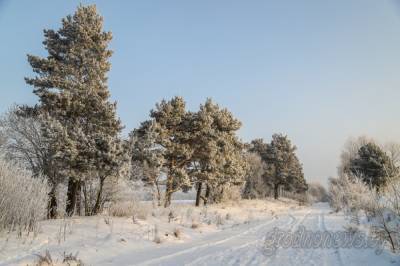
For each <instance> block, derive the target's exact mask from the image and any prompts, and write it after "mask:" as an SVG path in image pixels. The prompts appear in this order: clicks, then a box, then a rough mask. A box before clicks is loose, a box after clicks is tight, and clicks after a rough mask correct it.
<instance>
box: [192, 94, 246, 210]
mask: <svg viewBox="0 0 400 266" xmlns="http://www.w3.org/2000/svg"><path fill="white" fill-rule="evenodd" d="M193 121H194V122H192V130H193V134H192V135H191V137H192V147H193V156H192V159H191V161H192V164H191V169H192V172H191V174H192V179H194V180H193V181H194V182H195V183H196V188H197V195H196V206H199V204H200V199H203V201H204V203H205V204H206V203H207V201H208V199H209V197H210V193H211V192H212V191H211V190H212V189H214V190H216V189H217V188H219V187H222V186H224V185H225V184H227V183H234V184H240V183H242V182H243V176H244V167H245V161H244V160H243V157H242V155H243V154H242V148H243V146H242V143H241V142H240V141H239V140H238V138H237V136H236V131H237V130H238V129H239V128H240V126H241V123H240V122H239V121H238V120H237V119H235V118H234V117H233V115H232V113H231V112H229V111H228V110H227V109H221V108H220V107H219V106H218V105H217V104H214V103H213V102H212V100H211V99H207V101H206V102H205V104H204V105H201V106H200V110H199V111H198V112H197V113H196V114H194V115H193ZM203 184H205V185H206V193H205V195H204V196H202V195H201V192H202V187H203Z"/></svg>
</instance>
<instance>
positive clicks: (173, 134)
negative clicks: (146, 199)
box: [138, 97, 193, 207]
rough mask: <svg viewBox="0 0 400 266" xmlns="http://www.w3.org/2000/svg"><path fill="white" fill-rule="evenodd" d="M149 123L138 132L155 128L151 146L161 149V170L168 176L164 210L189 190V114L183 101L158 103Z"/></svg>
mask: <svg viewBox="0 0 400 266" xmlns="http://www.w3.org/2000/svg"><path fill="white" fill-rule="evenodd" d="M150 117H151V120H149V121H146V122H144V123H142V125H141V127H140V128H139V129H138V131H139V132H143V131H146V130H148V128H149V127H150V126H152V127H154V128H153V129H152V131H154V134H155V136H156V139H155V141H154V144H155V145H156V146H158V147H159V148H161V149H162V154H163V166H162V168H163V170H164V171H165V174H166V176H167V180H166V191H165V199H164V207H168V206H169V205H170V204H171V196H172V194H173V193H174V192H176V191H179V190H184V191H187V190H188V189H190V188H191V185H192V184H191V181H190V178H189V175H188V170H187V169H188V168H187V167H188V164H189V163H190V158H191V156H192V152H193V151H192V147H191V143H190V141H191V114H190V113H188V112H187V111H186V107H185V101H184V100H183V98H181V97H174V98H173V99H171V100H170V101H165V100H163V101H161V103H159V104H157V105H156V108H155V109H154V110H152V111H151V112H150Z"/></svg>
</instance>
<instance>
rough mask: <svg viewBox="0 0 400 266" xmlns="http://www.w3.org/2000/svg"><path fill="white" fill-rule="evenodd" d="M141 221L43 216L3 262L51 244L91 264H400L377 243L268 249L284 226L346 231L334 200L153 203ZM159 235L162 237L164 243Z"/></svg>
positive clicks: (58, 254) (8, 238)
mask: <svg viewBox="0 0 400 266" xmlns="http://www.w3.org/2000/svg"><path fill="white" fill-rule="evenodd" d="M145 209H147V210H149V213H148V215H142V216H143V217H141V218H138V219H136V221H135V222H133V221H132V218H117V217H109V216H97V217H89V218H87V217H86V218H81V217H76V218H75V217H74V218H72V219H68V220H53V221H44V222H42V227H41V228H42V229H41V232H40V233H39V234H38V235H37V236H32V235H30V236H22V237H17V236H15V235H12V234H6V235H2V236H1V237H0V266H4V265H34V262H35V260H37V257H36V256H35V254H44V253H45V251H46V250H48V251H49V252H50V254H51V256H52V258H53V261H59V262H61V261H62V257H63V254H64V253H65V254H71V253H72V254H78V255H77V256H78V258H79V259H81V260H82V261H83V262H84V263H85V265H121V266H122V265H364V266H365V265H400V259H399V257H396V256H395V255H392V254H391V253H390V252H389V251H387V250H384V251H383V253H382V254H380V255H376V254H375V252H374V250H372V249H354V248H353V249H291V248H289V249H278V250H277V252H276V253H275V254H274V255H267V254H265V252H263V248H262V247H263V244H264V237H265V236H266V235H267V234H268V233H269V232H271V231H272V230H273V228H275V227H278V228H280V229H282V230H287V231H289V230H290V231H295V230H296V229H298V228H299V226H304V227H306V228H307V229H308V230H313V231H318V230H319V231H324V230H332V231H337V230H341V231H343V230H344V227H345V226H346V224H347V221H346V220H345V218H344V217H343V215H342V214H336V213H332V212H331V210H330V209H329V207H328V206H327V205H326V204H315V205H313V206H308V207H301V206H298V204H296V203H295V202H292V201H288V200H283V201H272V200H271V201H242V202H240V203H239V204H224V205H214V206H210V207H208V208H194V207H193V206H191V205H189V203H182V202H180V204H175V207H174V208H173V210H172V214H171V211H170V210H168V209H162V208H160V209H157V210H153V211H151V206H150V205H148V206H145ZM156 239H159V240H160V242H161V243H156V242H159V241H157V240H156Z"/></svg>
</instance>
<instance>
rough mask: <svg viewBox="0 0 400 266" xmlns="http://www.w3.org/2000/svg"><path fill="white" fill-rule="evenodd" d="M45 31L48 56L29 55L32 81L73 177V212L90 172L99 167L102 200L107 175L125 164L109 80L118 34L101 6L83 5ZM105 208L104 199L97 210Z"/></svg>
mask: <svg viewBox="0 0 400 266" xmlns="http://www.w3.org/2000/svg"><path fill="white" fill-rule="evenodd" d="M44 36H45V40H44V42H43V44H44V46H45V49H46V50H47V52H48V56H47V57H45V58H42V57H38V56H33V55H28V61H29V63H30V65H31V66H32V68H33V71H34V72H35V73H37V76H36V77H34V78H26V82H27V83H28V84H30V85H32V86H34V88H35V89H34V93H35V94H36V95H37V96H38V97H39V101H40V102H39V105H38V109H39V110H40V112H42V113H43V114H45V115H46V117H48V119H47V121H49V122H48V123H47V125H46V126H45V127H44V131H45V135H46V136H48V138H49V141H50V142H51V143H52V145H53V149H56V150H57V156H56V158H55V159H58V161H60V163H61V164H62V167H61V168H62V174H63V175H65V178H68V179H69V180H68V192H67V195H68V200H67V208H66V212H67V214H69V215H72V214H73V213H74V210H75V205H76V200H77V195H78V193H80V192H79V187H80V182H81V181H83V180H84V179H85V176H87V175H88V173H89V172H90V173H93V171H95V173H96V176H97V177H98V178H99V181H100V187H99V194H98V199H100V198H101V191H102V184H103V183H104V179H105V178H106V177H107V176H109V175H111V174H115V171H116V169H117V168H118V164H119V160H118V159H117V157H118V158H120V155H121V144H120V141H119V136H118V135H119V133H120V131H121V123H120V121H119V120H118V119H117V117H116V105H115V104H114V103H111V102H110V101H109V97H110V95H109V91H108V85H107V72H108V71H109V69H110V63H109V58H110V56H111V54H112V52H111V51H110V50H109V49H108V48H107V47H108V43H109V42H110V40H111V38H112V36H111V33H110V32H104V31H103V19H102V17H101V16H100V15H98V14H97V11H96V7H95V6H79V7H78V9H77V10H76V12H75V14H74V15H73V16H71V15H69V16H67V17H66V18H64V19H62V27H61V28H60V29H59V30H57V31H54V30H45V31H44ZM54 125H55V126H54ZM99 209H100V200H99V203H97V202H96V206H95V207H94V210H93V211H94V212H97V211H98V210H99Z"/></svg>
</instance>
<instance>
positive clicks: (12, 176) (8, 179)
mask: <svg viewBox="0 0 400 266" xmlns="http://www.w3.org/2000/svg"><path fill="white" fill-rule="evenodd" d="M49 191H50V190H49V186H48V184H47V182H46V181H45V179H43V178H39V177H38V178H33V177H32V175H31V173H30V172H29V171H27V170H24V169H22V168H21V167H18V166H17V165H15V164H13V163H10V162H6V161H4V160H2V159H0V230H10V231H13V230H17V231H18V233H19V234H22V231H24V230H27V231H28V232H31V231H33V232H37V229H38V221H39V220H41V219H43V218H45V217H46V210H47V200H48V193H49Z"/></svg>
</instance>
